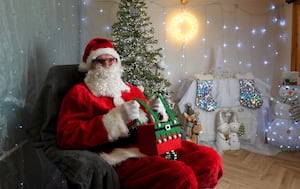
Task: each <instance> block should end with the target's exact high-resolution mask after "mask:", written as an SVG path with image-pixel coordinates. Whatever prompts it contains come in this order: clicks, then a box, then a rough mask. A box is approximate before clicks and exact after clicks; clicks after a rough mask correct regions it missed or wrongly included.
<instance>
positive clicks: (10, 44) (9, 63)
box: [0, 0, 81, 156]
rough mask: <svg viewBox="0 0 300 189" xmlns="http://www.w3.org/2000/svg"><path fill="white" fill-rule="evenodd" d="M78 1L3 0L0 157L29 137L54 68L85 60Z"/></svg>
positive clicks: (0, 0)
mask: <svg viewBox="0 0 300 189" xmlns="http://www.w3.org/2000/svg"><path fill="white" fill-rule="evenodd" d="M80 6H81V1H78V0H22V1H20V0H9V1H7V0H0V63H1V66H0V156H1V155H4V154H5V152H7V151H9V150H10V149H12V148H13V147H15V146H16V145H18V144H20V143H21V142H22V141H23V140H24V139H25V129H26V126H27V124H28V121H29V120H28V118H29V114H30V111H31V109H32V106H33V104H34V102H35V99H36V98H37V95H38V93H39V90H40V88H41V86H42V84H43V81H44V79H45V76H46V74H47V71H48V69H49V68H50V67H51V66H53V65H58V64H74V63H79V61H80V59H79V53H80V50H79V49H80V38H79V34H80V25H79V24H80V23H79V20H80V19H79V18H80Z"/></svg>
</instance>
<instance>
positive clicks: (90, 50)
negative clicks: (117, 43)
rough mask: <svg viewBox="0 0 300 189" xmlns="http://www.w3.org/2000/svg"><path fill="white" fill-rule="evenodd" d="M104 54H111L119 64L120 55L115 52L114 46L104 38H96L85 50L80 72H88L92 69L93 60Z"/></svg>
mask: <svg viewBox="0 0 300 189" xmlns="http://www.w3.org/2000/svg"><path fill="white" fill-rule="evenodd" d="M102 54H109V55H112V56H113V57H115V58H117V60H118V63H121V61H120V55H119V54H118V53H117V51H116V50H115V48H114V46H113V44H112V43H111V42H110V41H109V40H107V39H104V38H94V39H92V40H90V42H89V43H88V44H87V46H86V47H85V50H84V54H83V56H82V62H81V63H80V64H79V71H80V72H87V71H88V70H89V69H90V67H91V63H92V60H94V59H95V58H97V56H100V55H102Z"/></svg>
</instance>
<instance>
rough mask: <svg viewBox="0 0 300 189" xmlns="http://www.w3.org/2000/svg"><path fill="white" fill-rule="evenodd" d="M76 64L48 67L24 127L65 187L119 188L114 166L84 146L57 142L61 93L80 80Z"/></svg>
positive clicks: (63, 94) (33, 143)
mask: <svg viewBox="0 0 300 189" xmlns="http://www.w3.org/2000/svg"><path fill="white" fill-rule="evenodd" d="M83 78H84V74H83V73H80V72H78V65H75V64H74V65H57V66H54V67H52V68H50V70H49V72H48V75H47V78H46V80H45V83H44V85H43V88H42V89H41V92H40V95H39V96H38V98H37V101H36V105H35V107H34V110H33V112H32V121H31V124H30V126H29V127H28V129H27V133H28V136H29V138H30V141H31V143H32V145H33V146H34V147H35V148H36V150H37V151H38V152H39V153H42V154H43V155H45V157H47V158H48V159H49V160H50V162H52V163H53V164H54V165H55V166H56V167H57V168H58V170H60V171H61V172H62V173H63V175H64V176H65V178H64V179H66V182H67V183H68V184H67V186H68V188H80V189H94V188H95V189H96V188H97V189H98V188H110V189H113V188H119V179H118V176H117V174H116V173H115V171H114V169H113V168H112V167H111V166H110V165H108V164H107V163H106V162H105V161H104V160H102V159H101V158H100V157H99V156H98V155H97V154H95V153H92V152H89V151H83V150H62V149H59V148H58V147H57V144H56V124H57V116H58V112H59V108H60V105H61V102H62V99H63V97H64V96H65V94H66V93H67V92H68V90H69V89H70V88H71V87H72V86H73V85H74V84H76V83H79V82H81V81H82V80H83Z"/></svg>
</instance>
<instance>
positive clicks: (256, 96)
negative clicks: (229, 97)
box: [239, 76, 263, 109]
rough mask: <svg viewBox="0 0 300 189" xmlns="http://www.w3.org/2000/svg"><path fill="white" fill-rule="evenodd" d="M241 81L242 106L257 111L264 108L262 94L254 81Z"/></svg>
mask: <svg viewBox="0 0 300 189" xmlns="http://www.w3.org/2000/svg"><path fill="white" fill-rule="evenodd" d="M245 78H247V79H241V78H240V79H239V83H240V104H241V105H242V106H244V107H247V108H251V109H255V108H259V107H261V106H262V103H263V100H262V96H261V94H260V93H259V92H258V91H257V89H256V88H255V82H254V79H248V78H249V76H245Z"/></svg>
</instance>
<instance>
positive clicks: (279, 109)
mask: <svg viewBox="0 0 300 189" xmlns="http://www.w3.org/2000/svg"><path fill="white" fill-rule="evenodd" d="M278 94H279V99H278V101H276V104H275V105H274V113H275V119H274V120H273V121H272V123H271V125H270V126H269V129H268V133H267V136H268V142H269V143H270V144H274V145H276V146H279V147H280V148H281V149H282V150H300V123H299V121H300V102H299V96H298V95H299V89H298V88H297V85H296V84H295V83H291V82H290V80H289V79H285V80H284V82H283V85H281V86H280V88H279V92H278Z"/></svg>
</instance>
